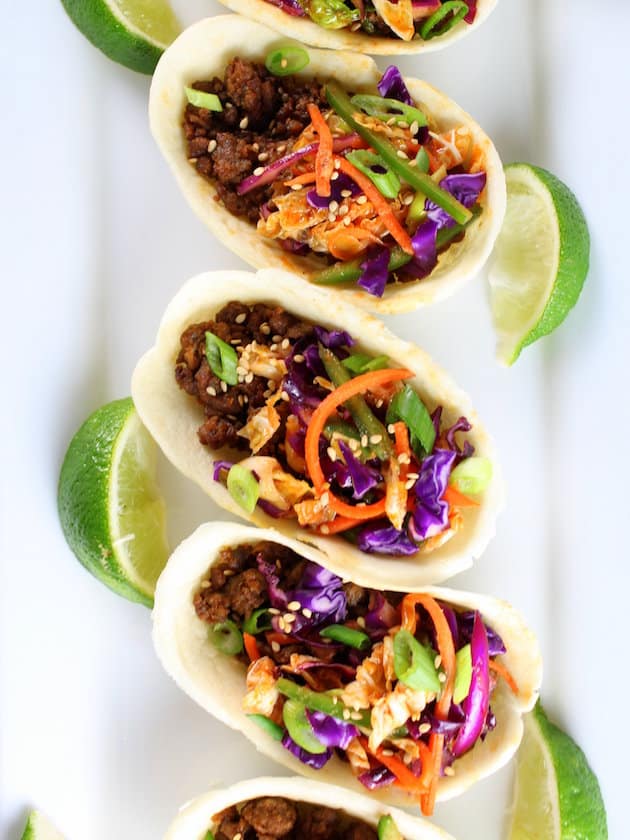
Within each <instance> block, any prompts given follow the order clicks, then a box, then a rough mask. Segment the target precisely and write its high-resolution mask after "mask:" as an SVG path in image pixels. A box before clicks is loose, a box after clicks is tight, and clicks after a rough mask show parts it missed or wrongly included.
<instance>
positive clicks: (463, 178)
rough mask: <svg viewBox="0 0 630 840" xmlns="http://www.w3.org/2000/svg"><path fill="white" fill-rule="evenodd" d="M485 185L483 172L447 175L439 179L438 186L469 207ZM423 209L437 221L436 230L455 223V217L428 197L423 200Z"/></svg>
mask: <svg viewBox="0 0 630 840" xmlns="http://www.w3.org/2000/svg"><path fill="white" fill-rule="evenodd" d="M485 185H486V173H485V172H475V173H474V174H469V173H462V174H455V175H447V176H446V177H445V178H442V180H441V181H440V186H441V187H442V189H443V190H446V191H447V192H449V193H450V194H451V195H452V196H454V197H455V198H456V199H457V200H458V201H459V202H461V204H463V205H464V207H468V208H469V209H470V208H471V207H472V206H473V204H475V202H476V201H477V199H478V198H479V196H480V195H481V192H482V190H483V188H484V187H485ZM424 209H425V211H426V214H427V216H428V217H429V219H432V220H433V221H435V222H437V226H438V230H439V229H440V228H446V227H452V226H453V225H454V224H455V219H454V218H453V217H452V216H451V215H450V214H449V213H447V212H446V210H443V209H442V208H441V207H438V205H437V204H435V202H433V201H431V200H430V199H428V198H427V200H426V201H425V202H424Z"/></svg>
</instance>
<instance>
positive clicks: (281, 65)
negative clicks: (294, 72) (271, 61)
mask: <svg viewBox="0 0 630 840" xmlns="http://www.w3.org/2000/svg"><path fill="white" fill-rule="evenodd" d="M288 66H289V62H288V61H287V59H286V58H283V59H282V61H281V62H280V67H282V68H283V69H284V68H285V67H288Z"/></svg>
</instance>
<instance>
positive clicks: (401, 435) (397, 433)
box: [394, 420, 411, 481]
mask: <svg viewBox="0 0 630 840" xmlns="http://www.w3.org/2000/svg"><path fill="white" fill-rule="evenodd" d="M394 440H395V443H396V455H398V456H400V455H404V456H407V458H411V447H410V445H409V429H408V428H407V426H406V425H405V424H404V423H403V422H402V420H399V421H398V422H397V423H394ZM407 458H403V461H404V463H403V462H401V461H400V460H399V463H400V480H401V481H406V480H407V473H408V472H409V464H408V463H407V462H406V461H407Z"/></svg>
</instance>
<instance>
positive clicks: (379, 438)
mask: <svg viewBox="0 0 630 840" xmlns="http://www.w3.org/2000/svg"><path fill="white" fill-rule="evenodd" d="M382 440H383V435H370V443H380V442H381V441H382Z"/></svg>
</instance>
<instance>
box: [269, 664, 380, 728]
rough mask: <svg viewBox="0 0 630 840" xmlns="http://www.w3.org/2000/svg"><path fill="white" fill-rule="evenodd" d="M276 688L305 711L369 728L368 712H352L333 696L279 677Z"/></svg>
mask: <svg viewBox="0 0 630 840" xmlns="http://www.w3.org/2000/svg"><path fill="white" fill-rule="evenodd" d="M276 688H277V689H278V691H279V692H280V694H283V695H284V696H285V697H288V698H289V699H290V700H297V702H298V703H301V704H302V706H306V708H307V709H312V710H313V711H314V712H323V713H324V714H325V715H330V716H331V717H335V718H339V719H340V720H352V722H353V723H355V724H356V725H357V726H362V727H364V728H369V727H370V717H371V715H370V712H369V711H362V712H353V711H352V709H349V708H348V707H347V706H344V704H343V703H342V702H341V700H339V699H338V698H337V697H335V696H334V695H331V694H326V693H325V692H323V691H313V690H312V689H310V688H304V686H301V685H296V684H295V683H294V682H291V680H288V679H286V677H280V679H279V680H278V681H277V682H276Z"/></svg>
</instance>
